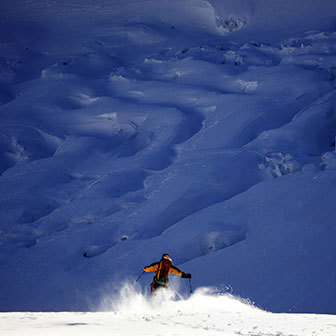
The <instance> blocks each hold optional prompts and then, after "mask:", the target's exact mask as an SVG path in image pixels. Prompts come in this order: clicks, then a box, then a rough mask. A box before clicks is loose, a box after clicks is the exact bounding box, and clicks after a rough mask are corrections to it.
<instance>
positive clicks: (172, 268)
mask: <svg viewBox="0 0 336 336" xmlns="http://www.w3.org/2000/svg"><path fill="white" fill-rule="evenodd" d="M169 272H170V273H173V274H176V275H179V276H182V273H183V272H182V271H180V270H179V269H178V268H177V267H176V266H174V265H171V267H170V270H169Z"/></svg>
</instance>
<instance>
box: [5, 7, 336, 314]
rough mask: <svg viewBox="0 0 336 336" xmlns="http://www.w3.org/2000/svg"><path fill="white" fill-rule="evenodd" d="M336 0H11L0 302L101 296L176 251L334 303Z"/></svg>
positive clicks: (268, 291) (196, 281) (323, 305)
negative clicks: (165, 253) (146, 266)
mask: <svg viewBox="0 0 336 336" xmlns="http://www.w3.org/2000/svg"><path fill="white" fill-rule="evenodd" d="M335 9H336V5H335V2H334V1H328V0H324V1H317V0H316V1H314V0H309V1H303V0H296V1H280V0H279V1H278V0H277V1H272V2H268V1H264V0H254V1H225V2H224V1H215V0H211V1H204V0H181V1H160V2H158V1H152V0H148V1H127V2H124V1H104V0H101V1H89V0H85V1H75V0H71V1H61V0H60V1H57V2H56V1H42V0H36V1H24V0H21V1H19V0H16V1H1V4H0V13H1V14H0V18H1V20H0V28H1V29H0V31H1V33H0V34H1V35H0V39H1V49H0V50H1V55H0V56H1V57H0V104H1V105H0V118H1V123H0V129H1V137H0V172H1V176H0V192H1V203H0V207H1V208H0V209H1V210H0V234H1V236H0V237H1V238H0V239H1V240H0V310H1V311H62V310H77V311H85V310H88V309H91V310H92V309H97V307H99V306H100V304H101V300H102V298H104V297H105V296H106V295H112V296H113V295H114V294H116V293H118V292H119V289H120V287H121V286H122V283H123V281H124V280H125V279H135V278H136V277H137V276H138V274H139V273H140V272H141V269H142V267H143V266H144V265H147V264H150V263H151V262H153V261H156V260H157V259H158V258H160V256H161V254H162V253H163V252H168V253H169V254H170V255H171V256H172V258H173V260H174V263H175V264H176V265H177V266H178V267H180V268H181V269H182V270H184V271H186V272H190V273H192V275H193V285H194V286H195V287H201V286H216V287H219V288H222V289H223V288H230V290H229V291H230V292H232V293H233V294H235V295H238V296H240V297H244V298H249V299H250V300H251V301H252V302H255V304H256V305H257V306H260V307H262V308H263V309H267V310H270V311H273V312H314V313H331V314H335V313H336V303H335V302H336V300H335V299H336V288H335V287H336V282H335V278H336V271H335V267H334V265H335V259H336V247H335V246H336V245H335V243H334V242H335V238H336V231H335V223H336V215H335V210H334V203H335V202H334V200H335V198H336V188H335V184H336V170H335V169H336V152H335V136H336V91H335V75H336V68H335V64H336V62H335V60H336V33H335ZM150 279H151V278H150V275H145V276H143V277H142V279H141V285H142V286H143V288H145V287H146V286H147V285H148V283H149V282H150ZM174 281H175V282H178V279H174V280H173V283H174ZM180 285H181V287H180V289H179V291H180V292H181V293H182V294H186V293H187V292H188V283H186V282H185V281H180ZM226 290H228V289H226ZM12 316H14V315H12ZM281 318H282V317H281Z"/></svg>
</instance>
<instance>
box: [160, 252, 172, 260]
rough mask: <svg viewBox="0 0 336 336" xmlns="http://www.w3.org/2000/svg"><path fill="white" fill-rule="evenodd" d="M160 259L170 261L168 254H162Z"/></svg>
mask: <svg viewBox="0 0 336 336" xmlns="http://www.w3.org/2000/svg"><path fill="white" fill-rule="evenodd" d="M162 259H168V260H170V261H172V260H171V258H170V257H169V255H168V253H163V254H162Z"/></svg>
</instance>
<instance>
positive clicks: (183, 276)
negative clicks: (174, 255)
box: [181, 272, 191, 279]
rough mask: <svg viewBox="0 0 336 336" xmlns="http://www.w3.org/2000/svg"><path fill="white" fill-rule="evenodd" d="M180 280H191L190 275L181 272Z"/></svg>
mask: <svg viewBox="0 0 336 336" xmlns="http://www.w3.org/2000/svg"><path fill="white" fill-rule="evenodd" d="M181 278H186V279H191V274H190V273H184V272H182V276H181Z"/></svg>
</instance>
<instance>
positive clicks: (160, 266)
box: [143, 253, 191, 293]
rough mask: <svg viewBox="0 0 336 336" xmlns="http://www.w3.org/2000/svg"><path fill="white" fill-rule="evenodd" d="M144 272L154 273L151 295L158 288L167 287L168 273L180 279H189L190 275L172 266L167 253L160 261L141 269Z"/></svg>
mask: <svg viewBox="0 0 336 336" xmlns="http://www.w3.org/2000/svg"><path fill="white" fill-rule="evenodd" d="M143 271H144V272H154V271H155V274H154V278H153V280H152V286H151V292H152V293H153V292H154V291H155V290H156V289H158V288H167V287H168V276H169V273H174V274H176V275H179V276H180V277H182V278H186V279H191V274H190V273H184V272H181V271H180V270H179V269H178V268H177V267H175V266H174V265H173V264H172V260H171V259H170V257H169V255H168V254H167V253H164V254H163V255H162V258H161V260H160V261H158V262H155V263H153V264H151V265H149V266H146V267H144V268H143Z"/></svg>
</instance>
